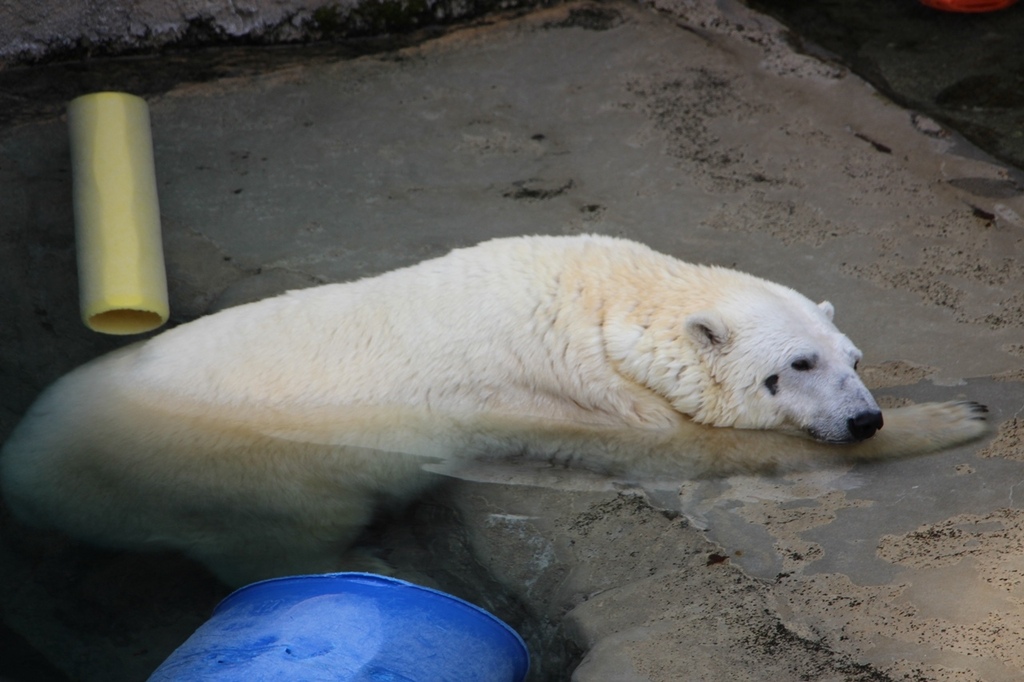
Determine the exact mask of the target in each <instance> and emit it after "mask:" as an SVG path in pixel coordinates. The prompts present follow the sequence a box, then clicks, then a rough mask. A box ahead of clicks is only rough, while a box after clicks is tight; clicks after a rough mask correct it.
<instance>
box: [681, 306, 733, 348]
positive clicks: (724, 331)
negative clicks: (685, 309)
mask: <svg viewBox="0 0 1024 682" xmlns="http://www.w3.org/2000/svg"><path fill="white" fill-rule="evenodd" d="M686 331H687V333H688V334H689V335H690V337H691V338H692V339H693V340H694V342H695V343H696V344H697V346H698V347H700V348H713V347H715V346H721V345H722V344H723V343H725V342H726V341H728V340H729V327H728V325H726V324H725V320H724V319H723V318H722V316H721V315H720V314H719V313H717V312H715V311H712V310H705V311H702V312H699V313H694V314H693V315H690V316H689V317H688V318H686Z"/></svg>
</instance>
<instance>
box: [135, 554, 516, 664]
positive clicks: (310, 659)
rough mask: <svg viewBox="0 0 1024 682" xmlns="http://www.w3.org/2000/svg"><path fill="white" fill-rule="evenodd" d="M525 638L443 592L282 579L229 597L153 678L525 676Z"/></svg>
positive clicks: (387, 582)
mask: <svg viewBox="0 0 1024 682" xmlns="http://www.w3.org/2000/svg"><path fill="white" fill-rule="evenodd" d="M529 667H530V659H529V655H528V654H527V652H526V645H525V644H523V640H522V639H521V638H520V637H519V635H518V634H516V632H515V630H513V629H512V628H510V627H509V626H508V625H506V624H505V623H503V622H502V621H500V620H498V619H497V618H495V617H494V616H493V615H491V614H490V613H488V612H487V611H484V610H483V609H481V608H478V607H476V606H474V605H472V604H470V603H468V602H465V601H463V600H461V599H458V598H456V597H453V596H451V595H449V594H445V593H444V592H439V591H437V590H431V589H428V588H426V587H420V586H419V585H413V584H412V583H407V582H405V581H402V580H395V579H393V578H385V577H382V576H378V575H371V574H368V573H329V574H325V575H307V576H295V577H289V578H276V579H274V580H265V581H263V582H258V583H253V584H252V585H248V586H247V587H243V588H241V589H240V590H237V591H236V592H233V593H232V594H231V595H229V596H228V597H227V598H226V599H225V600H224V601H222V602H221V603H220V604H219V605H218V606H217V608H216V609H215V610H214V612H213V616H212V617H211V618H210V620H208V621H207V622H206V623H204V624H203V625H202V626H201V627H200V628H199V629H198V630H196V631H195V633H194V634H193V635H192V636H191V637H189V639H188V640H187V641H186V642H185V643H184V644H182V645H181V646H180V647H178V649H177V650H176V651H175V652H174V653H173V654H171V656H170V657H169V658H168V659H167V660H166V661H164V662H163V664H162V665H161V666H160V667H159V668H158V669H157V670H156V672H154V673H153V675H152V676H151V677H150V678H149V682H167V681H170V680H174V681H176V682H181V681H183V680H203V681H206V680H215V681H217V682H226V681H228V680H231V681H237V682H259V681H260V680H273V682H293V681H294V682H314V681H318V680H331V681H332V682H337V681H345V682H348V681H352V682H357V681H358V682H522V680H523V679H524V678H525V677H526V672H527V670H528V669H529Z"/></svg>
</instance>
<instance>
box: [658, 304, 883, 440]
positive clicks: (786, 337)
mask: <svg viewBox="0 0 1024 682" xmlns="http://www.w3.org/2000/svg"><path fill="white" fill-rule="evenodd" d="M833 314H834V309H833V307H832V305H831V304H830V303H828V302H827V301H826V302H823V303H820V304H817V305H816V304H814V303H813V302H812V301H810V300H808V299H806V298H804V297H803V296H801V295H800V294H798V293H796V292H795V291H792V290H790V289H787V288H785V287H778V286H775V285H767V286H765V287H764V288H761V287H758V288H756V289H751V290H739V291H737V292H735V293H734V294H733V295H729V296H726V297H724V298H722V299H720V300H719V301H717V302H716V305H715V306H714V307H713V308H711V309H708V310H704V311H700V312H696V313H693V314H691V315H689V316H688V317H687V318H686V320H685V322H684V324H685V329H686V334H687V336H688V338H689V340H690V341H691V343H692V344H693V345H694V348H695V349H696V357H697V360H698V362H697V363H696V367H695V368H694V369H696V370H697V371H696V376H695V378H696V379H697V380H698V384H700V386H701V388H700V390H699V405H698V406H697V409H696V410H695V411H694V412H693V413H692V416H693V417H694V418H695V419H698V420H699V421H702V422H705V423H711V424H715V425H718V426H732V427H736V428H752V429H776V430H798V431H801V432H804V433H806V434H808V435H810V436H811V437H812V438H814V439H815V440H820V441H826V442H832V443H850V442H857V441H861V440H865V439H866V438H870V437H871V436H872V435H874V434H875V432H876V431H877V430H878V429H880V428H882V413H881V411H880V410H879V409H878V405H877V403H875V400H874V398H872V396H871V393H870V392H869V391H868V389H867V388H866V387H865V386H864V383H863V382H862V381H861V380H860V378H859V377H858V376H857V372H856V369H857V363H858V361H859V360H860V358H861V352H860V351H859V350H858V349H857V348H856V346H854V345H853V343H852V342H851V341H850V340H849V339H848V338H846V336H845V335H843V334H842V333H841V332H840V331H839V330H838V329H837V328H836V327H835V325H834V324H833V323H832V317H833ZM668 397H669V400H670V401H671V402H673V404H675V399H674V398H675V397H674V396H668ZM679 397H680V398H683V401H682V402H683V403H687V404H689V405H691V406H692V399H693V397H694V396H693V395H690V396H685V397H684V396H679ZM677 409H678V408H677Z"/></svg>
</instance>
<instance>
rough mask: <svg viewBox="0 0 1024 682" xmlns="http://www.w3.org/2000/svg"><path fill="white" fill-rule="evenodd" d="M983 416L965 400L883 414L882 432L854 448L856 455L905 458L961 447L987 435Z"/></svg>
mask: <svg viewBox="0 0 1024 682" xmlns="http://www.w3.org/2000/svg"><path fill="white" fill-rule="evenodd" d="M987 413H988V408H987V407H985V406H984V405H982V404H980V403H976V402H972V401H968V400H961V401H951V402H944V403H921V404H919V405H909V406H907V407H897V408H893V409H890V410H886V411H885V412H884V413H883V419H884V422H885V423H884V426H883V427H882V430H881V431H879V432H878V434H877V435H876V436H875V437H874V438H871V439H869V440H867V441H865V442H863V443H861V444H859V445H857V446H855V447H856V449H857V455H858V456H862V457H867V458H887V457H905V456H909V455H917V454H924V453H927V452H934V451H936V450H943V449H945V448H951V447H955V446H957V445H963V444H965V443H969V442H971V441H973V440H976V439H978V438H981V437H982V436H984V435H986V434H987V433H988V432H989V423H988V421H987V420H986V418H985V415H986V414H987Z"/></svg>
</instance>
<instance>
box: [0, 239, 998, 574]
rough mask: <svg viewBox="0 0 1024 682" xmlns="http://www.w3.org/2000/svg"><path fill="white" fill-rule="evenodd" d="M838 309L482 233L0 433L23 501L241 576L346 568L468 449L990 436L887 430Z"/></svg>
mask: <svg viewBox="0 0 1024 682" xmlns="http://www.w3.org/2000/svg"><path fill="white" fill-rule="evenodd" d="M832 316H833V309H832V306H831V305H830V304H828V303H821V304H815V303H813V302H811V301H810V300H808V299H807V298H805V297H803V296H801V295H800V294H798V293H796V292H795V291H793V290H791V289H789V288H786V287H784V286H780V285H778V284H773V283H770V282H767V281H765V280H762V279H758V278H756V277H753V276H750V275H746V274H742V273H739V272H736V271H733V270H728V269H724V268H719V267H709V266H701V265H692V264H688V263H684V262H681V261H679V260H676V259H674V258H671V257H669V256H666V255H662V254H660V253H657V252H655V251H653V250H651V249H649V248H647V247H646V246H643V245H640V244H637V243H634V242H631V241H626V240H621V239H614V238H609V237H599V236H581V237H520V238H511V239H499V240H494V241H490V242H485V243H483V244H480V245H477V246H475V247H471V248H466V249H459V250H455V251H453V252H451V253H449V254H448V255H446V256H444V257H441V258H437V259H434V260H428V261H425V262H422V263H419V264H418V265H414V266H412V267H408V268H405V269H401V270H396V271H393V272H389V273H386V274H383V275H380V276H378V277H374V278H369V279H363V280H360V281H355V282H351V283H345V284H331V285H325V286H320V287H315V288H310V289H304V290H299V291H292V292H289V293H286V294H284V295H282V296H279V297H276V298H271V299H267V300H264V301H260V302H256V303H252V304H248V305H242V306H239V307H236V308H230V309H227V310H224V311H221V312H219V313H216V314H214V315H210V316H208V317H204V318H201V319H198V320H196V321H193V322H191V323H189V324H184V325H181V326H179V327H177V328H175V329H171V330H169V331H166V332H164V333H162V334H160V335H158V336H156V337H154V338H152V339H150V340H148V341H146V342H143V343H139V344H136V345H131V346H128V347H126V348H123V349H121V350H119V351H115V352H114V353H111V354H109V355H107V356H104V357H101V358H99V359H97V360H94V361H93V362H91V363H89V364H87V365H85V366H83V367H80V368H79V369H77V370H75V371H73V372H71V373H70V374H68V375H66V376H65V377H63V378H62V379H60V380H59V381H57V382H56V383H55V384H54V385H53V386H51V387H50V388H49V389H47V390H46V391H45V392H44V393H43V394H42V396H41V397H40V398H39V399H38V400H37V402H36V403H35V404H34V405H33V406H32V407H31V409H30V410H29V412H28V413H27V414H26V416H25V418H24V419H23V420H22V422H21V424H20V425H19V426H18V428H17V429H16V430H15V432H14V433H13V434H12V436H11V437H10V439H9V440H8V441H7V443H6V444H5V446H4V448H3V451H2V454H0V476H2V486H3V492H4V496H5V498H6V501H7V503H8V504H9V505H10V507H11V508H12V509H13V510H14V512H15V513H16V514H17V516H18V517H20V518H21V519H23V520H25V521H28V522H31V523H34V524H38V525H43V526H50V527H56V528H58V529H61V530H63V531H65V532H68V533H70V534H72V535H74V536H77V537H79V538H81V539H84V540H86V541H90V542H94V543H98V544H102V545H108V546H115V547H124V548H137V549H146V548H153V549H166V548H172V549H176V550H180V551H183V552H185V553H187V554H189V555H191V556H192V557H194V558H196V559H198V560H199V561H201V562H204V563H205V564H206V565H207V566H208V567H209V568H210V569H212V570H213V571H214V572H215V573H216V574H217V575H218V576H219V577H220V578H221V579H222V580H224V581H225V582H227V583H229V584H232V585H240V584H245V583H247V582H251V581H253V580H257V579H261V578H266V577H271V576H276V575H286V574H294V573H307V572H320V571H331V570H338V569H340V568H347V567H351V566H350V564H347V563H346V561H347V560H348V559H350V558H351V557H346V554H345V553H346V548H347V547H348V546H349V545H350V544H351V543H352V542H353V541H354V539H355V538H356V536H357V535H358V534H359V533H360V531H361V530H362V529H363V527H364V526H365V525H366V524H367V522H368V521H369V520H370V518H371V516H372V514H373V513H374V510H375V508H376V507H377V506H378V505H380V504H383V503H386V502H388V501H399V502H400V501H403V500H408V499H410V498H413V497H414V496H415V495H416V494H417V493H419V492H420V491H421V490H423V489H424V487H425V486H427V485H429V483H430V481H431V480H432V476H431V475H430V474H428V473H426V471H427V470H428V469H433V470H435V471H436V470H442V471H443V470H444V469H445V467H454V466H457V463H458V462H459V461H463V460H465V459H466V458H481V457H529V458H536V459H540V460H547V461H550V462H552V463H554V464H558V465H573V466H582V467H586V468H590V469H595V470H600V471H607V472H613V473H617V474H626V475H653V476H662V475H667V476H678V477H684V476H698V475H708V474H726V473H730V472H733V471H756V470H768V469H772V468H775V467H780V466H782V467H786V466H795V465H799V464H800V463H806V462H811V461H830V460H836V459H849V458H854V459H858V458H860V459H864V458H880V457H895V456H903V455H911V454H917V453H921V452H927V451H932V450H936V449H940V448H944V447H948V446H952V445H956V444H959V443H963V442H966V441H969V440H971V439H973V438H977V437H978V436H980V435H982V434H983V433H984V431H985V426H984V421H983V419H982V417H983V414H982V413H983V408H982V407H981V406H978V405H976V404H973V403H935V404H926V405H918V406H914V407H910V408H903V409H897V410H892V411H890V412H889V413H888V414H887V415H886V417H885V420H884V428H883V417H882V414H881V412H880V410H879V408H878V406H877V405H876V403H875V401H874V399H873V398H872V397H871V394H870V393H869V392H868V390H867V389H866V388H865V386H864V384H863V383H862V382H861V381H860V379H859V378H858V376H857V374H856V371H855V370H856V367H857V362H858V360H859V359H860V357H861V353H860V351H858V350H857V348H856V347H855V346H854V345H853V344H852V343H851V342H850V340H849V339H847V338H846V336H844V335H843V334H842V333H840V332H839V331H838V329H836V327H835V326H834V325H833V323H832ZM723 427H727V428H723ZM876 432H877V435H876ZM794 436H795V437H794Z"/></svg>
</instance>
